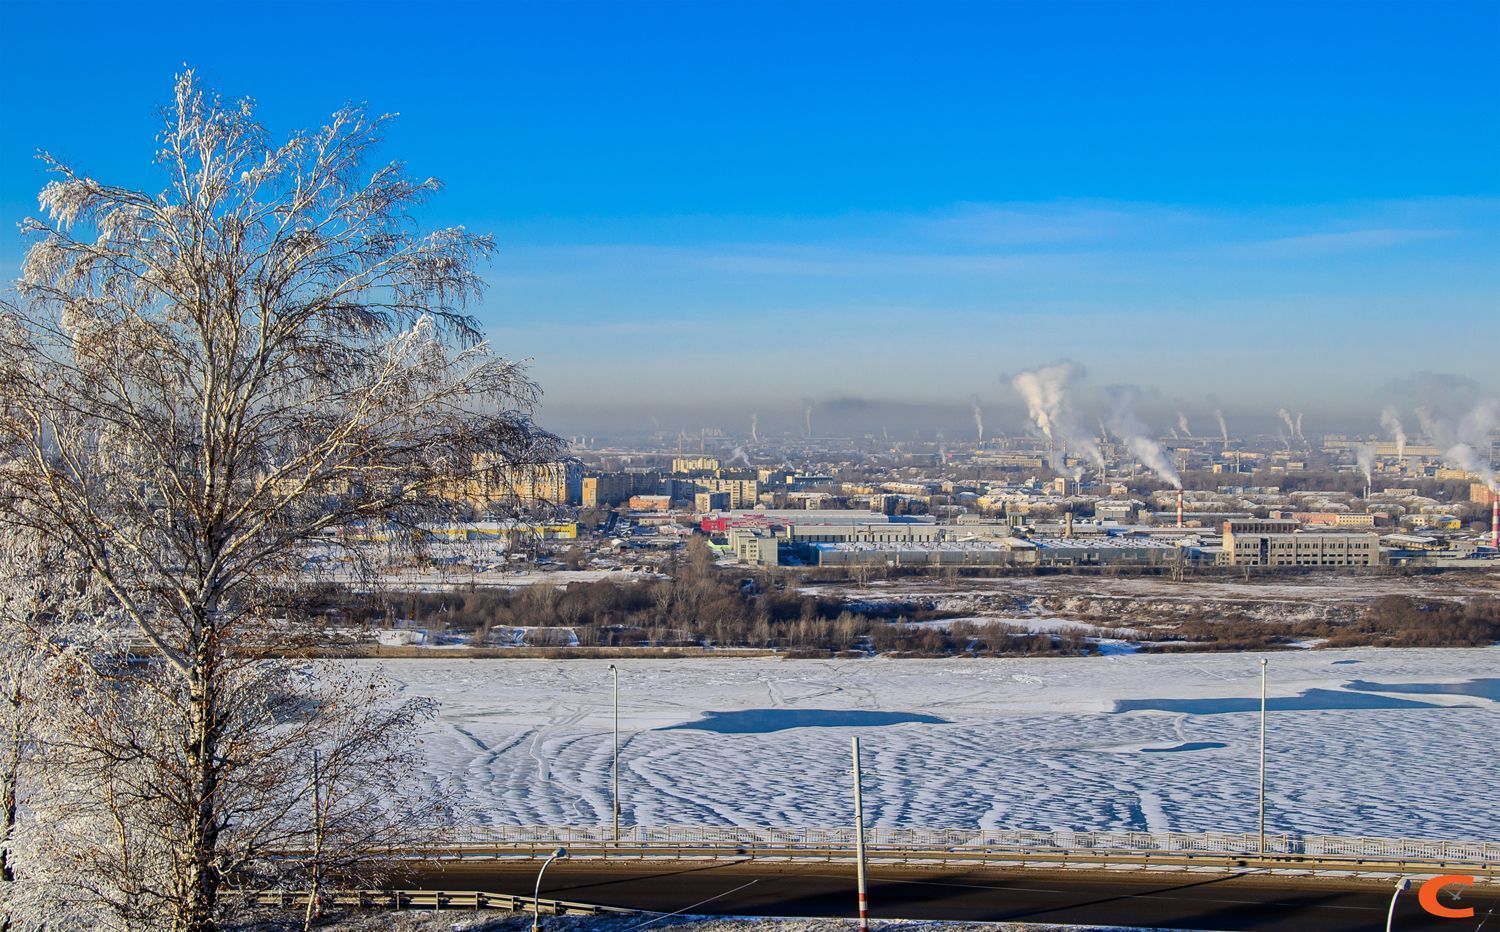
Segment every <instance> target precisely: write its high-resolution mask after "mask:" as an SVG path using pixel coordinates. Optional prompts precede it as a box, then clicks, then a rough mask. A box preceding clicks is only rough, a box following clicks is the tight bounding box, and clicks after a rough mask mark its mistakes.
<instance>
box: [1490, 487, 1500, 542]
mask: <svg viewBox="0 0 1500 932" xmlns="http://www.w3.org/2000/svg"><path fill="white" fill-rule="evenodd" d="M1490 546H1491V547H1493V548H1495V549H1496V550H1500V489H1496V490H1495V500H1494V501H1493V502H1490Z"/></svg>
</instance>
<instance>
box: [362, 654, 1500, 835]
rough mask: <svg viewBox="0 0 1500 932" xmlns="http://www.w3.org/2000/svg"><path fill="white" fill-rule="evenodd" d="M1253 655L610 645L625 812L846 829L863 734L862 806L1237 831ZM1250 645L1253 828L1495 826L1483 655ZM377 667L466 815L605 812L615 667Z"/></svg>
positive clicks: (1495, 738)
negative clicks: (660, 653)
mask: <svg viewBox="0 0 1500 932" xmlns="http://www.w3.org/2000/svg"><path fill="white" fill-rule="evenodd" d="M1259 656H1260V655H1252V654H1194V655H1128V656H1113V657H1091V658H1078V659H1035V660H1028V659H1003V660H955V659H944V660H884V659H873V660H849V661H832V662H823V661H793V660H776V659H734V660H730V659H725V660H718V659H705V660H668V661H661V660H641V661H629V660H626V661H620V662H619V666H620V693H621V713H620V714H621V729H622V744H623V750H622V764H621V797H622V807H623V818H624V821H625V822H626V823H627V824H628V823H631V822H640V823H645V824H653V825H667V824H676V825H685V824H740V825H751V824H754V825H813V826H823V825H829V826H831V825H840V824H843V823H845V822H846V821H847V820H848V819H849V805H848V793H849V737H850V736H851V735H854V734H858V735H860V738H861V743H862V745H863V746H864V749H865V753H864V758H865V760H864V772H865V807H866V813H867V818H869V819H870V820H871V821H872V822H873V823H876V824H879V825H885V826H923V827H934V826H984V827H998V828H1037V829H1052V828H1067V829H1083V830H1088V829H1099V830H1102V829H1142V830H1181V831H1193V830H1210V829H1212V830H1226V831H1251V830H1253V829H1254V826H1255V818H1256V788H1257V783H1256V781H1257V766H1258V739H1259V716H1258V713H1257V712H1256V711H1254V709H1256V708H1258V705H1257V703H1258V699H1257V698H1256V697H1257V696H1258V689H1259ZM1266 656H1268V657H1269V658H1270V668H1269V671H1270V677H1269V682H1270V689H1269V692H1270V696H1271V715H1270V725H1269V753H1268V758H1269V773H1270V778H1269V788H1268V830H1270V831H1291V832H1301V833H1340V834H1357V835H1384V836H1397V835H1400V836H1407V837H1428V838H1478V839H1486V840H1496V839H1500V806H1496V805H1495V785H1496V778H1497V776H1500V692H1497V687H1500V649H1496V648H1492V649H1483V650H1477V649H1476V650H1405V651H1396V650H1377V649H1358V650H1346V651H1297V652H1285V653H1273V654H1268V655H1266ZM384 669H385V670H386V672H387V673H388V675H390V676H392V677H393V678H395V679H396V680H397V681H399V682H401V683H403V684H404V686H405V688H406V690H407V691H408V692H409V693H410V694H413V695H424V696H431V697H434V698H436V699H438V700H439V701H440V702H441V703H442V708H441V712H440V715H439V719H438V720H437V721H436V722H435V723H433V724H432V725H431V726H430V727H429V729H428V732H427V733H426V735H425V744H426V749H427V752H428V755H429V758H430V761H429V765H428V769H427V772H426V774H425V775H424V779H425V780H426V781H428V782H429V783H430V784H431V785H432V786H433V789H434V791H447V792H452V793H456V794H458V795H459V796H460V797H461V799H462V801H463V803H464V804H465V805H466V806H467V807H468V809H469V812H468V813H467V815H466V818H467V819H469V820H472V821H476V822H489V823H497V824H532V825H536V824H548V825H564V824H571V825H579V824H601V823H604V822H607V821H608V820H609V818H610V798H609V777H610V757H611V731H610V728H611V704H610V703H611V693H610V674H609V671H608V663H607V662H605V661H583V660H572V661H560V662H559V661H544V660H509V659H505V660H470V659H452V660H410V661H407V660H402V661H389V662H386V663H385V664H384ZM1471 680H1479V681H1480V683H1479V684H1478V685H1457V687H1456V688H1457V690H1458V691H1434V688H1435V687H1432V686H1430V685H1422V684H1465V683H1466V682H1467V681H1471ZM1413 684H1415V685H1413ZM1443 688H1447V689H1450V690H1451V689H1452V688H1454V687H1452V686H1450V687H1443ZM1309 691H1310V692H1309ZM1184 701H1186V702H1185V703H1184ZM1117 703H1126V704H1130V708H1129V710H1128V711H1117ZM1142 704H1144V705H1145V706H1146V707H1145V708H1142V707H1141V706H1142ZM1151 706H1155V707H1156V708H1151ZM1244 709H1250V710H1251V711H1243V710H1244ZM709 713H718V714H717V715H710V714H709ZM865 713H879V714H865ZM684 726H687V727H684Z"/></svg>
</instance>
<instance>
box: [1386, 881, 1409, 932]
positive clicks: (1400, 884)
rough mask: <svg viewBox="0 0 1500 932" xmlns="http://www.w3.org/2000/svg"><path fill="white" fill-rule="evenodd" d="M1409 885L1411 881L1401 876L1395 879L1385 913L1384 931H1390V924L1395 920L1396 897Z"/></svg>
mask: <svg viewBox="0 0 1500 932" xmlns="http://www.w3.org/2000/svg"><path fill="white" fill-rule="evenodd" d="M1410 886H1411V881H1410V880H1407V879H1406V878H1405V877H1402V878H1401V879H1400V880H1398V881H1396V892H1395V893H1392V894H1391V908H1390V909H1388V910H1386V913H1385V932H1391V924H1392V923H1394V922H1395V921H1396V899H1397V898H1398V897H1400V896H1401V894H1402V893H1403V892H1405V890H1406V889H1407V888H1408V887H1410Z"/></svg>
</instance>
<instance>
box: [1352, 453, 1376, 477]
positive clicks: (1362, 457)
mask: <svg viewBox="0 0 1500 932" xmlns="http://www.w3.org/2000/svg"><path fill="white" fill-rule="evenodd" d="M1354 462H1355V463H1357V464H1359V471H1360V472H1361V473H1363V474H1364V477H1365V485H1366V486H1370V485H1373V484H1374V483H1375V448H1374V447H1373V446H1371V445H1370V444H1368V443H1362V444H1360V445H1359V446H1357V447H1355V448H1354Z"/></svg>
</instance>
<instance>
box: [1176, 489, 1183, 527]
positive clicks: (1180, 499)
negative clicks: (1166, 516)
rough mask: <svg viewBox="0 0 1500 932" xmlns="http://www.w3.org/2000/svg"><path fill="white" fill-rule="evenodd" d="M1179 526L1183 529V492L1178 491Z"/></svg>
mask: <svg viewBox="0 0 1500 932" xmlns="http://www.w3.org/2000/svg"><path fill="white" fill-rule="evenodd" d="M1177 526H1178V527H1182V490H1181V489H1178V490H1177Z"/></svg>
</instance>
